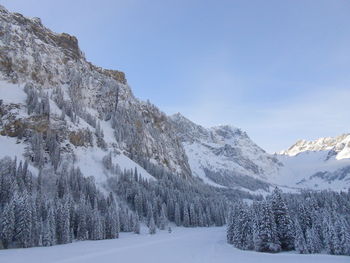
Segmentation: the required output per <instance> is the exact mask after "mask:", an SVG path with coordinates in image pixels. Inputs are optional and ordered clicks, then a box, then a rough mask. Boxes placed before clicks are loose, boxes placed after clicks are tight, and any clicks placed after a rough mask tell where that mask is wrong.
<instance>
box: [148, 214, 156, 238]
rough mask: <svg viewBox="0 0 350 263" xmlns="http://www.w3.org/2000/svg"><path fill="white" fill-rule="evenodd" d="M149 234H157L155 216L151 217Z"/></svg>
mask: <svg viewBox="0 0 350 263" xmlns="http://www.w3.org/2000/svg"><path fill="white" fill-rule="evenodd" d="M149 233H150V234H151V235H153V234H155V233H156V224H155V222H154V218H153V216H152V217H151V220H150V223H149Z"/></svg>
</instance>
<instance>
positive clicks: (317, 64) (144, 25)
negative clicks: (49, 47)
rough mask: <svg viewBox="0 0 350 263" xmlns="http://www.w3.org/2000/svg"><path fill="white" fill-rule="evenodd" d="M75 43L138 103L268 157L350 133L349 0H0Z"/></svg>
mask: <svg viewBox="0 0 350 263" xmlns="http://www.w3.org/2000/svg"><path fill="white" fill-rule="evenodd" d="M0 3H1V4H3V5H4V6H5V7H6V8H7V9H9V10H10V11H15V12H20V13H23V14H24V15H26V16H37V17H40V18H41V19H42V22H43V24H44V25H46V26H47V27H49V28H51V29H52V30H53V31H56V32H67V33H70V34H73V35H75V36H77V37H78V39H79V44H80V47H81V49H82V50H83V51H84V52H85V54H86V57H87V58H88V60H89V61H91V62H93V63H94V64H96V65H98V66H102V67H105V68H112V69H118V70H122V71H124V72H125V73H126V76H127V79H128V82H129V84H130V85H131V87H132V89H133V91H134V94H135V95H136V96H137V97H139V98H141V99H143V100H146V99H149V100H150V101H151V102H153V103H154V104H156V105H157V106H159V107H160V108H161V109H162V110H163V111H165V112H166V113H168V114H171V113H176V112H181V113H183V114H184V115H185V116H187V117H189V118H190V119H192V120H193V121H195V122H197V123H199V124H202V125H204V126H211V125H218V124H231V125H234V126H237V127H240V128H242V129H243V130H246V131H247V132H248V134H249V135H250V136H251V138H252V139H253V140H255V141H256V142H257V143H258V144H259V145H260V146H262V147H263V148H264V149H266V150H267V151H269V152H273V151H278V150H281V149H283V148H286V147H288V146H290V145H291V144H292V143H294V142H295V141H296V140H297V139H302V138H305V139H315V138H317V137H324V136H335V135H338V134H341V133H345V132H350V107H349V104H350V1H349V0H328V1H326V0H240V1H238V0H236V1H235V0H231V1H229V0H228V1H224V0H222V1H219V0H217V1H205V0H198V1H197V0H176V1H175V0H174V1H168V0H157V1H152V0H125V1H123V0H115V1H108V0H99V1H89V0H75V1H72V0H69V1H68V0H60V1H53V0H0Z"/></svg>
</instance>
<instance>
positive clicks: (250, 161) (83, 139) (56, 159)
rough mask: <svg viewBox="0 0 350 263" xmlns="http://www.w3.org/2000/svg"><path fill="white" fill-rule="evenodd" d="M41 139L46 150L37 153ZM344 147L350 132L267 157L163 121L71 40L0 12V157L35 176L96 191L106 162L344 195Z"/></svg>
mask: <svg viewBox="0 0 350 263" xmlns="http://www.w3.org/2000/svg"><path fill="white" fill-rule="evenodd" d="M52 138H54V139H52ZM42 141H44V144H45V147H46V150H45V151H44V152H42V153H40V156H37V153H36V149H37V148H38V147H37V148H35V147H36V144H38V143H39V144H43V143H42ZM52 143H53V144H55V145H54V146H55V147H54V146H52V145H51V144H52ZM349 143H350V135H349V134H347V135H343V136H339V137H337V138H334V139H333V138H323V139H319V140H316V141H314V142H306V141H299V142H298V143H296V144H295V145H294V146H292V147H291V148H290V149H288V150H287V151H283V152H281V153H280V154H276V155H272V154H269V153H266V152H265V151H264V150H263V149H261V148H260V147H259V146H257V145H256V144H255V143H254V142H253V141H252V140H251V139H250V138H249V137H248V135H247V134H246V133H245V132H244V131H242V130H240V129H238V128H235V127H232V126H227V125H224V126H218V127H212V128H204V127H202V126H200V125H197V124H195V123H193V122H192V121H190V120H188V119H186V118H185V117H183V116H182V115H181V114H175V115H173V116H170V117H169V116H167V115H166V114H164V113H163V112H162V111H161V110H159V109H158V108H157V107H156V106H154V105H152V104H150V103H146V102H143V101H140V100H139V99H137V98H136V97H135V96H134V95H133V93H132V90H131V89H130V87H129V86H128V83H127V80H126V77H125V75H124V73H123V72H120V71H117V70H107V69H102V68H100V67H97V66H95V65H93V64H91V63H90V62H88V61H87V60H86V59H85V56H84V54H83V52H82V51H81V50H80V49H79V46H78V40H77V39H76V38H75V37H74V36H70V35H68V34H66V33H62V34H57V33H54V32H52V31H51V30H50V29H48V28H46V27H44V26H43V25H42V23H41V21H40V19H39V18H26V17H24V16H22V15H20V14H17V13H11V12H8V11H7V10H6V9H5V8H4V7H0V146H1V147H0V158H2V157H4V156H6V155H10V156H11V157H14V156H17V158H18V159H19V160H24V159H26V160H30V163H29V165H30V169H32V171H33V172H34V173H35V172H37V171H38V167H41V168H43V169H46V168H47V166H45V165H44V164H47V163H50V162H51V163H52V164H53V166H55V167H56V166H57V165H58V163H60V165H61V166H64V167H70V166H74V167H80V169H81V170H82V173H83V174H84V175H85V176H91V175H92V176H94V177H95V178H96V181H98V182H100V183H101V184H102V183H103V182H104V181H105V180H106V178H108V177H109V173H110V172H109V171H108V169H107V170H106V169H105V167H104V164H103V159H104V158H105V157H106V156H107V155H109V156H110V158H111V161H112V163H114V164H118V165H119V167H120V168H121V169H122V170H123V169H134V168H137V170H138V171H139V173H140V174H141V175H142V176H143V177H146V178H152V175H151V174H150V173H148V172H147V171H146V170H149V169H147V168H149V166H150V165H157V166H160V167H163V168H165V169H167V170H168V171H170V172H171V173H173V174H177V175H179V176H181V177H184V178H191V177H192V176H195V177H199V178H201V179H202V180H203V181H204V182H205V183H208V184H210V185H215V186H218V187H230V188H234V189H241V190H247V191H250V192H254V193H259V192H262V191H268V190H269V188H270V186H272V185H274V184H278V185H284V186H287V187H297V188H302V187H307V188H316V189H320V188H328V187H330V188H333V187H334V188H335V189H343V188H344V187H348V186H349V184H350V182H349V175H348V171H349V169H348V165H350V164H349V158H350V146H349ZM56 146H57V147H56ZM45 147H44V148H45ZM54 149H59V150H54ZM47 169H49V168H47ZM321 186H322V187H321Z"/></svg>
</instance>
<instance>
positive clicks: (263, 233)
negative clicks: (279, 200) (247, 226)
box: [253, 201, 281, 252]
mask: <svg viewBox="0 0 350 263" xmlns="http://www.w3.org/2000/svg"><path fill="white" fill-rule="evenodd" d="M256 217H257V218H256V219H255V224H256V226H255V227H254V231H255V233H254V234H253V236H254V247H255V250H257V251H261V252H278V251H280V249H281V246H280V242H279V240H278V235H277V230H276V224H275V220H274V218H273V213H272V209H271V207H270V205H269V203H268V202H266V201H263V202H262V203H261V204H260V207H259V212H258V213H257V214H256Z"/></svg>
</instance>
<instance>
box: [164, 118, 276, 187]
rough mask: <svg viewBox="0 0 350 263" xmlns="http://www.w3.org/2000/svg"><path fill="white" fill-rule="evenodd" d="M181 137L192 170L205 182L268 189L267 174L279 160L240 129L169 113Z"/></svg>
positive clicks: (274, 169)
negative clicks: (193, 120) (205, 123)
mask: <svg viewBox="0 0 350 263" xmlns="http://www.w3.org/2000/svg"><path fill="white" fill-rule="evenodd" d="M170 118H171V120H172V121H173V123H174V126H175V127H176V131H177V133H178V135H179V137H180V139H181V141H182V144H183V146H184V148H185V151H186V154H187V156H188V159H189V163H190V167H191V170H192V173H193V174H194V175H195V176H198V177H200V178H202V179H203V180H204V181H205V182H207V183H211V184H216V185H221V186H230V187H234V188H244V189H248V190H252V191H256V190H259V189H264V190H267V189H268V184H267V183H266V181H268V178H269V176H270V175H271V174H276V173H278V171H279V169H280V168H281V166H282V163H280V162H279V161H278V159H277V158H276V157H274V156H273V155H271V154H268V153H266V152H265V151H264V150H263V149H261V148H260V147H259V146H257V145H256V144H255V143H254V142H253V141H252V140H251V139H250V138H249V137H248V135H247V134H246V133H245V132H243V131H242V130H240V129H238V128H235V127H232V126H228V125H224V126H217V127H212V128H208V129H207V128H204V127H202V126H200V125H197V124H195V123H193V122H191V121H190V120H188V119H187V118H185V117H184V116H182V115H181V114H179V113H178V114H175V115H173V116H171V117H170Z"/></svg>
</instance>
